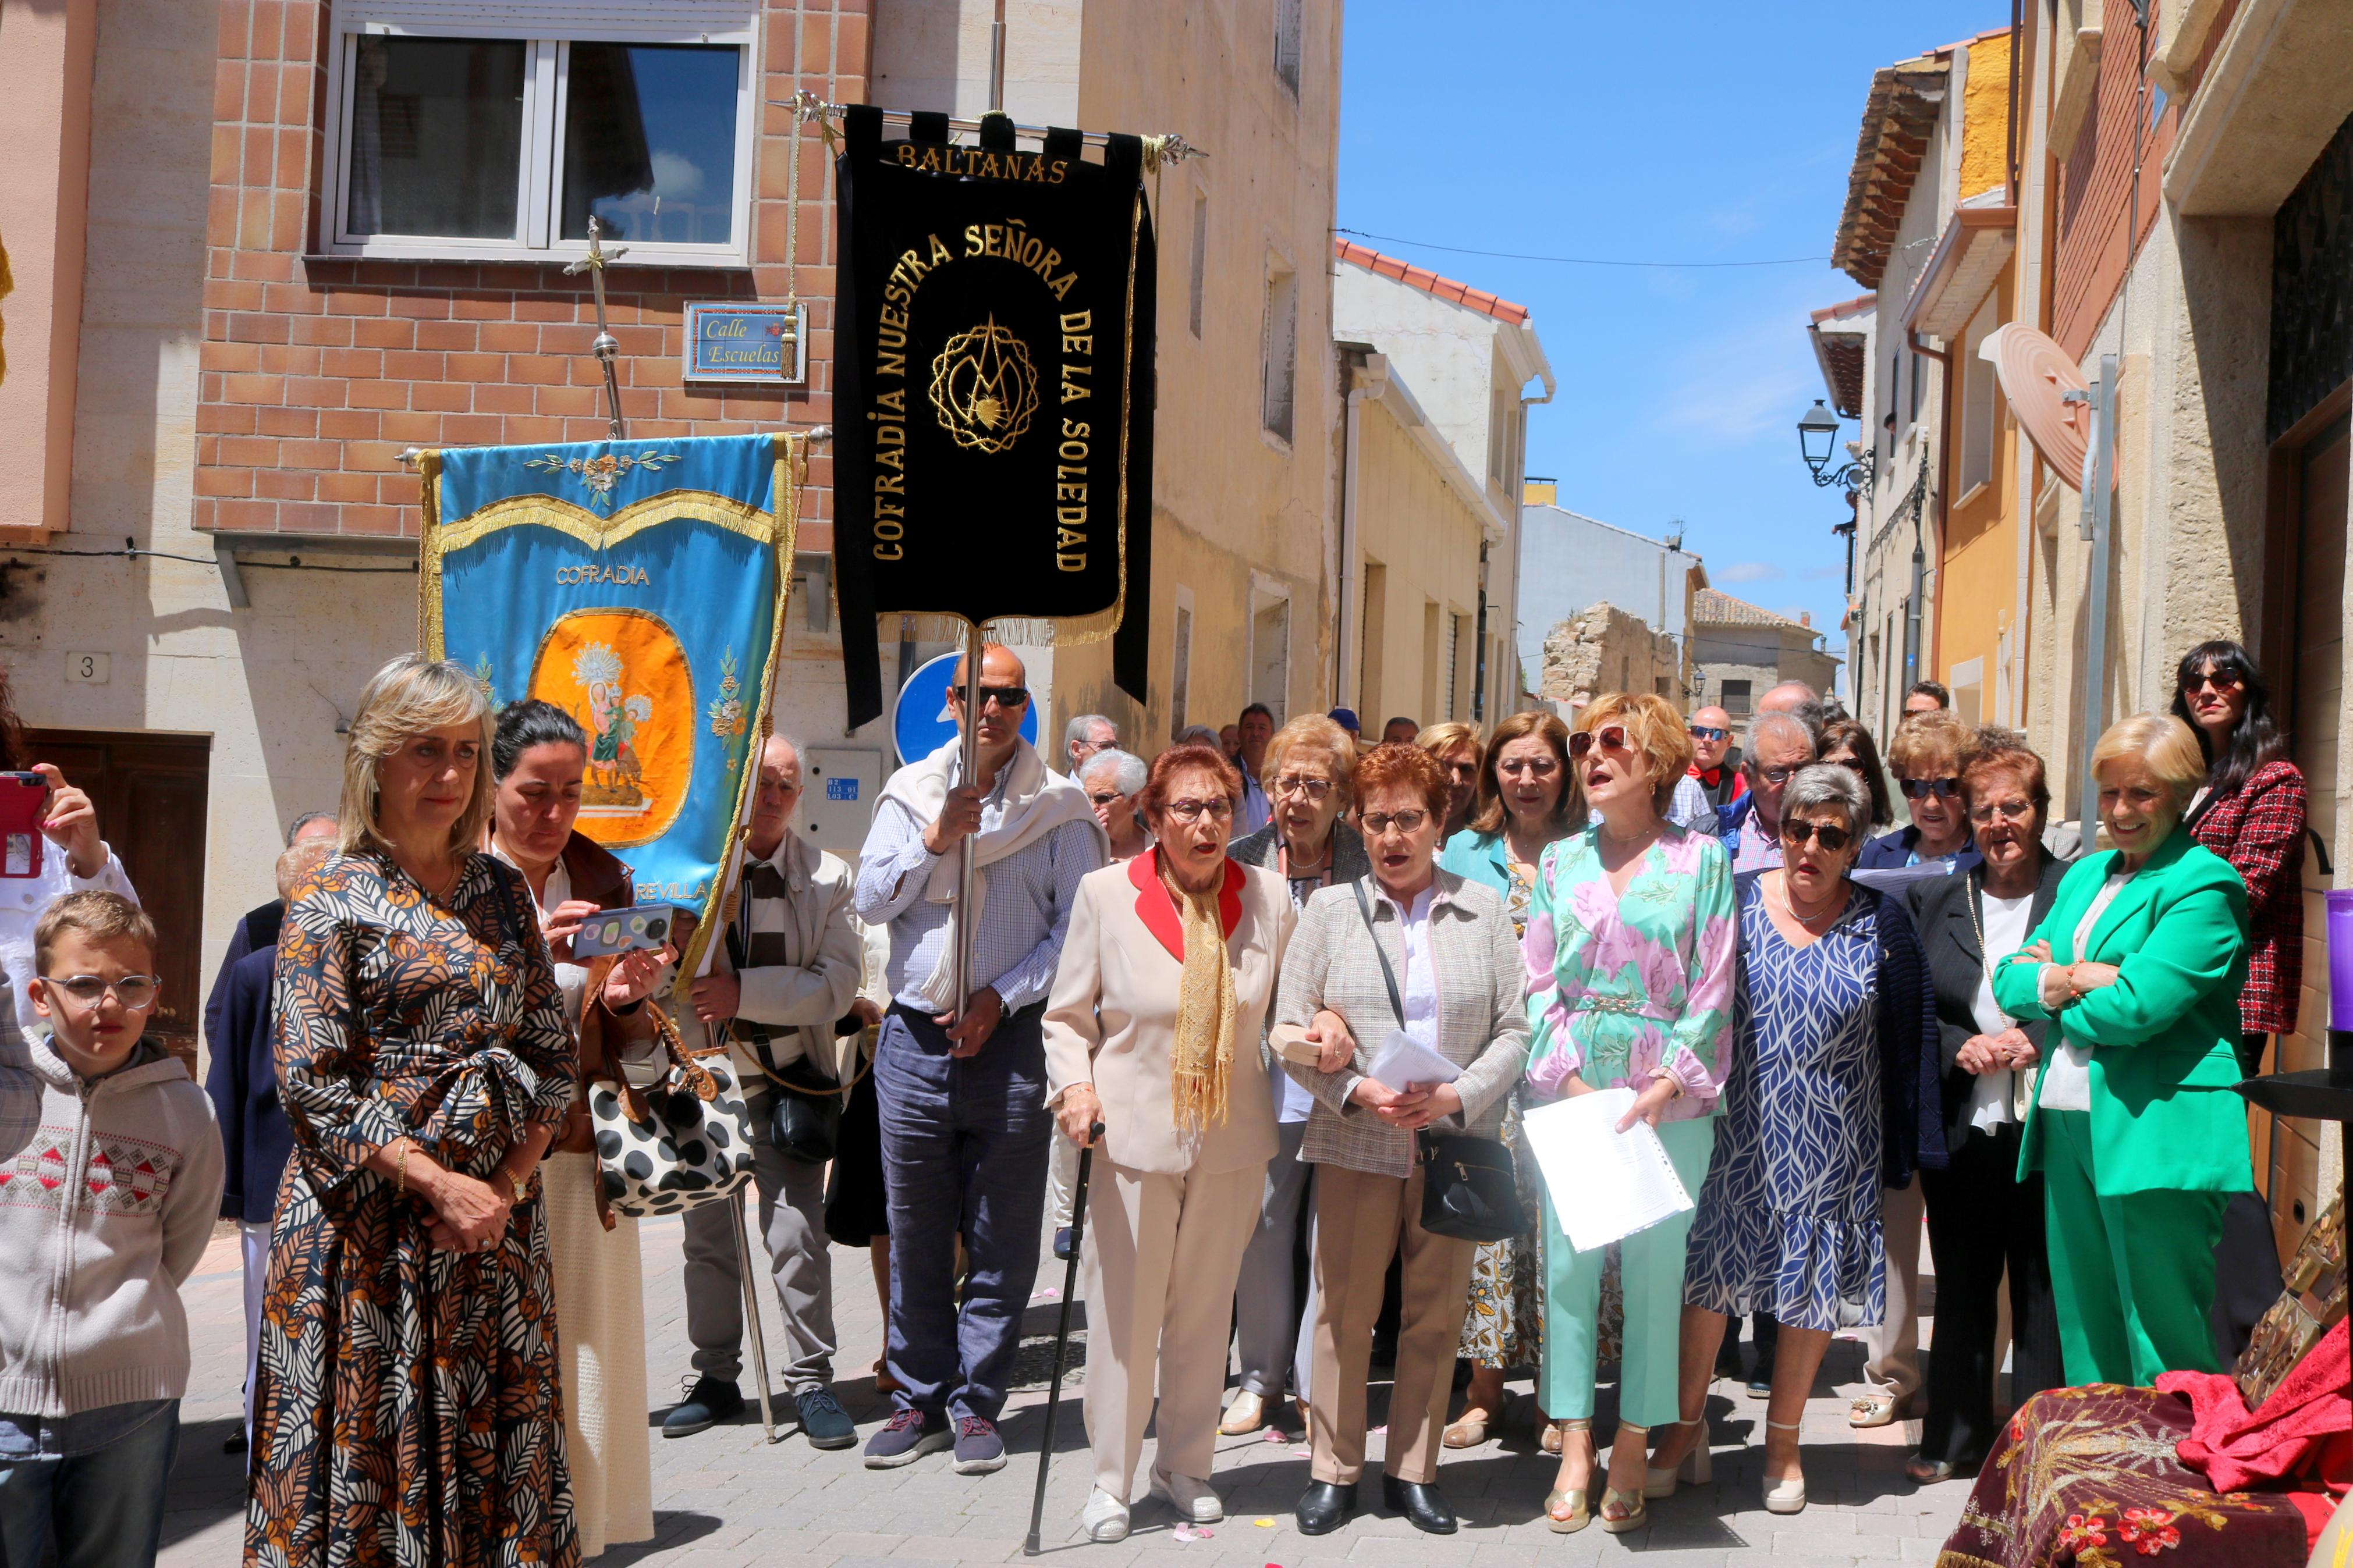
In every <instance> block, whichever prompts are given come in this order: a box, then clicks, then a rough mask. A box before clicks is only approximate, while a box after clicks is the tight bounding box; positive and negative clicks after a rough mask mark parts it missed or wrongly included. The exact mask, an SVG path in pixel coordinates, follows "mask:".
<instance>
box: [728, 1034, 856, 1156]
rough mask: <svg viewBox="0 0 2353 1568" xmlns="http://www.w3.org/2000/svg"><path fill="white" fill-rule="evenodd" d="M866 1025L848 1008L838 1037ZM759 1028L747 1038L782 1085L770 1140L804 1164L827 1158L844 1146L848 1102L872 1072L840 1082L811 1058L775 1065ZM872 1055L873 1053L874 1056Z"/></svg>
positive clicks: (772, 1109)
mask: <svg viewBox="0 0 2353 1568" xmlns="http://www.w3.org/2000/svg"><path fill="white" fill-rule="evenodd" d="M864 1027H865V1026H864V1025H863V1024H861V1023H860V1022H859V1021H858V1015H857V1014H855V1013H845V1014H843V1015H842V1016H840V1017H839V1018H837V1019H835V1020H834V1025H833V1034H834V1038H836V1039H839V1038H840V1037H843V1036H844V1035H854V1034H857V1033H858V1032H859V1031H860V1029H862V1028H864ZM756 1033H757V1037H756V1038H754V1039H748V1040H746V1041H745V1042H744V1043H745V1044H747V1045H749V1046H751V1047H752V1048H753V1051H754V1054H755V1055H756V1056H757V1057H758V1058H759V1059H760V1070H761V1071H762V1072H763V1073H765V1074H766V1075H767V1079H768V1085H769V1087H770V1088H771V1089H774V1090H775V1091H776V1092H775V1094H774V1095H773V1096H772V1100H771V1103H770V1105H769V1107H768V1142H770V1143H772V1144H774V1145H775V1146H776V1152H778V1153H779V1154H782V1155H783V1156H784V1157H785V1158H786V1159H787V1160H793V1161H797V1162H798V1163H801V1164H804V1165H822V1164H825V1163H827V1162H828V1161H830V1160H831V1159H832V1158H833V1156H834V1153H835V1152H836V1151H837V1150H838V1149H839V1147H840V1144H841V1112H842V1108H843V1107H844V1106H846V1105H847V1104H848V1103H849V1091H850V1090H851V1089H855V1088H857V1087H858V1080H859V1079H860V1078H863V1077H865V1076H866V1075H865V1072H864V1070H863V1069H861V1070H860V1071H859V1072H858V1073H857V1074H855V1075H854V1076H853V1077H852V1078H851V1079H850V1080H849V1082H848V1083H836V1082H834V1081H833V1080H832V1079H824V1078H820V1077H819V1076H818V1072H817V1069H816V1068H814V1067H812V1066H810V1065H809V1063H808V1060H807V1058H802V1059H801V1060H799V1061H793V1062H786V1064H785V1065H784V1066H783V1067H782V1068H776V1067H772V1066H770V1065H769V1062H768V1048H767V1047H768V1035H767V1033H766V1031H765V1030H760V1031H757V1032H756ZM739 1037H740V1032H739ZM867 1059H868V1060H870V1061H871V1059H872V1058H871V1056H869V1057H868V1058H867ZM803 1074H805V1075H807V1076H806V1079H804V1078H803V1077H802V1076H801V1075H803Z"/></svg>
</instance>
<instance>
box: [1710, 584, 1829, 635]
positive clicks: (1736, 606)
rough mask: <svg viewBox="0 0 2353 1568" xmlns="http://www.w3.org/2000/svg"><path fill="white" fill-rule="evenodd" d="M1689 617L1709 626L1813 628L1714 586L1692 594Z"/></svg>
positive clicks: (1805, 629)
mask: <svg viewBox="0 0 2353 1568" xmlns="http://www.w3.org/2000/svg"><path fill="white" fill-rule="evenodd" d="M1692 620H1693V622H1694V624H1695V625H1699V626H1788V627H1791V628H1793V629H1795V630H1798V631H1810V630H1812V629H1813V628H1812V627H1810V626H1806V625H1805V624H1804V623H1802V622H1799V621H1793V620H1791V619H1790V618H1789V617H1788V616H1777V615H1775V614H1774V613H1773V612H1772V611H1770V610H1768V609H1767V608H1765V607H1764V606H1763V605H1752V604H1750V603H1749V602H1748V601H1747V600H1746V599H1736V598H1734V597H1733V596H1732V595H1729V594H1725V593H1720V592H1718V591H1717V590H1716V589H1714V588H1702V589H1700V590H1699V591H1698V592H1696V593H1694V595H1692Z"/></svg>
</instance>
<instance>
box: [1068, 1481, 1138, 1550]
mask: <svg viewBox="0 0 2353 1568" xmlns="http://www.w3.org/2000/svg"><path fill="white" fill-rule="evenodd" d="M1079 1525H1080V1527H1081V1528H1082V1529H1083V1530H1084V1531H1086V1532H1087V1539H1088V1540H1089V1541H1098V1542H1112V1541H1125V1540H1126V1539H1127V1505H1126V1504H1125V1503H1124V1502H1122V1501H1120V1500H1119V1499H1117V1498H1115V1497H1113V1496H1112V1495H1111V1493H1109V1492H1107V1491H1105V1490H1103V1488H1101V1487H1097V1488H1096V1489H1094V1495H1092V1497H1090V1498H1088V1499H1087V1507H1086V1511H1085V1512H1083V1513H1082V1514H1080V1515H1079Z"/></svg>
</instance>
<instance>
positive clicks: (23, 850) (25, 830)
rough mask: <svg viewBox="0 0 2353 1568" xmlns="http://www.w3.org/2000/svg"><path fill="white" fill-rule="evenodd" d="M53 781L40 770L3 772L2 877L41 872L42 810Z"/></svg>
mask: <svg viewBox="0 0 2353 1568" xmlns="http://www.w3.org/2000/svg"><path fill="white" fill-rule="evenodd" d="M48 798H49V781H48V780H47V779H46V778H43V777H42V776H41V775H40V774H38V773H0V877H37V876H39V875H40V874H41V811H42V808H43V807H44V806H45V805H47V804H48Z"/></svg>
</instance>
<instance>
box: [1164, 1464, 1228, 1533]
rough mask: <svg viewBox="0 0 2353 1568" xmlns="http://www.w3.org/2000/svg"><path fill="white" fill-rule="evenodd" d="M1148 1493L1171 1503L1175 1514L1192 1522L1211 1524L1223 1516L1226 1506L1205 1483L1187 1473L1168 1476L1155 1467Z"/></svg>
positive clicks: (1165, 1472)
mask: <svg viewBox="0 0 2353 1568" xmlns="http://www.w3.org/2000/svg"><path fill="white" fill-rule="evenodd" d="M1152 1495H1153V1496H1154V1497H1156V1498H1166V1500H1168V1501H1169V1502H1171V1503H1174V1504H1175V1505H1176V1512H1177V1513H1178V1515H1180V1516H1181V1517H1182V1518H1184V1519H1186V1520H1187V1521H1190V1522H1191V1523H1194V1524H1215V1523H1217V1522H1218V1521H1219V1520H1221V1519H1223V1518H1225V1517H1226V1505H1225V1503H1224V1501H1223V1500H1220V1499H1219V1496H1218V1494H1217V1493H1216V1492H1214V1491H1212V1490H1210V1489H1209V1483H1208V1482H1207V1481H1198V1480H1195V1479H1193V1478H1192V1477H1190V1476H1172V1475H1170V1474H1169V1473H1168V1472H1167V1471H1166V1470H1161V1469H1155V1470H1154V1471H1153V1472H1152Z"/></svg>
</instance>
